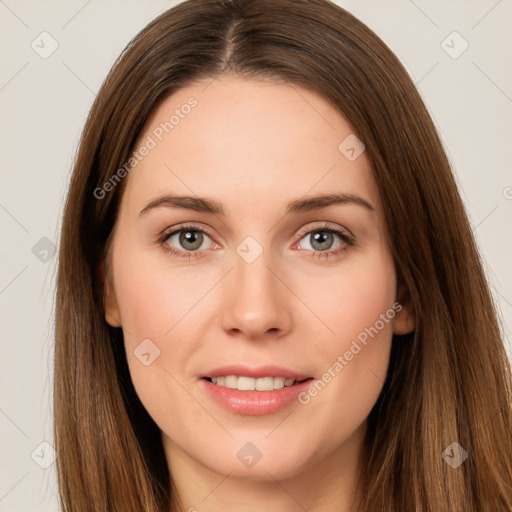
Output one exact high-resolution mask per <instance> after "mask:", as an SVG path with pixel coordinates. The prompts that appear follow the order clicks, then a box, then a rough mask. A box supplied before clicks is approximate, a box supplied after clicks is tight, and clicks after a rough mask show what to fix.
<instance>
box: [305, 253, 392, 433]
mask: <svg viewBox="0 0 512 512" xmlns="http://www.w3.org/2000/svg"><path fill="white" fill-rule="evenodd" d="M315 282H316V286H315V288H310V290H313V292H311V291H310V292H309V294H308V296H307V297H308V304H309V305H311V309H312V310H313V311H315V312H318V317H320V318H321V320H322V322H323V324H324V326H323V327H322V324H320V323H318V319H315V318H314V317H310V320H309V324H310V325H311V326H313V325H314V323H315V322H316V323H317V324H318V325H319V326H320V327H318V325H317V329H321V331H319V332H322V335H320V334H319V335H318V336H317V337H316V339H315V343H314V353H312V354H311V357H314V358H315V359H316V360H317V361H319V362H320V364H319V368H320V370H319V375H317V379H318V381H319V382H318V384H317V385H316V386H312V387H310V388H309V390H308V393H307V394H306V395H304V396H303V403H304V404H307V403H310V402H315V406H314V407H315V410H318V411H324V413H325V414H326V415H328V416H329V420H336V419H339V420H341V419H344V423H345V424H346V421H347V417H352V418H353V419H354V420H356V419H358V420H359V421H363V420H364V418H365V417H366V416H367V415H368V413H369V412H370V410H371V408H372V407H373V405H374V404H375V402H376V400H377V398H378V396H379V394H380V392H381V391H382V386H383V385H384V381H385V377H386V372H387V368H388V364H389V354H390V350H391V340H392V336H393V319H394V317H395V315H396V312H397V306H398V305H397V304H396V303H395V298H396V274H395V270H394V264H393V262H392V259H391V258H390V256H389V255H388V254H387V253H380V254H378V255H377V254H376V255H375V257H374V258H369V259H368V260H367V261H365V262H364V265H359V264H358V265H357V266H356V265H353V266H349V265H347V266H346V267H340V268H339V269H337V270H336V273H333V274H331V275H330V276H329V278H325V279H324V278H322V279H320V280H318V279H317V280H316V281H315ZM303 293H306V290H305V289H303ZM312 330H313V328H311V329H310V331H312ZM317 407H318V408H317ZM327 423H329V424H331V425H336V424H337V423H330V421H329V422H327ZM355 423H357V421H356V422H355ZM355 423H354V424H355Z"/></svg>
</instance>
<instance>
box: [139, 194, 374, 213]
mask: <svg viewBox="0 0 512 512" xmlns="http://www.w3.org/2000/svg"><path fill="white" fill-rule="evenodd" d="M336 204H354V205H356V206H361V207H363V208H365V209H367V210H369V211H370V212H375V208H374V207H373V206H372V205H371V204H370V203H369V202H368V201H367V200H366V199H363V198H362V197H360V196H357V195H354V194H344V193H339V194H325V195H319V196H314V197H309V198H305V199H296V200H295V201H291V202H290V203H288V205H287V207H286V214H289V213H302V212H308V211H311V210H320V209H322V208H327V207H328V206H332V205H336ZM159 207H166V208H184V209H187V210H194V211H196V212H202V213H210V214H214V215H221V216H226V214H225V212H224V209H223V207H222V204H220V203H219V202H217V201H212V200H210V199H206V198H201V197H191V196H173V195H166V196H163V197H159V198H157V199H154V200H152V201H150V202H149V203H148V204H147V205H146V206H145V207H144V208H143V209H142V210H141V212H140V214H139V215H140V216H142V215H147V214H148V213H149V212H150V211H151V210H154V209H155V208H159Z"/></svg>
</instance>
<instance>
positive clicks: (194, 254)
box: [157, 223, 355, 260]
mask: <svg viewBox="0 0 512 512" xmlns="http://www.w3.org/2000/svg"><path fill="white" fill-rule="evenodd" d="M181 231H197V232H199V233H203V234H205V235H207V236H208V237H209V238H211V239H213V237H212V236H211V235H210V234H209V233H208V231H205V230H204V229H203V228H200V227H199V226H196V225H194V224H180V225H178V226H176V227H174V228H172V229H171V230H166V231H164V232H163V233H162V234H161V235H160V236H159V238H158V240H157V241H158V243H159V244H160V246H161V247H162V249H163V250H164V251H165V252H167V253H170V254H172V255H173V256H177V257H179V258H188V259H189V260H191V259H198V258H202V257H203V254H201V253H202V252H204V250H201V251H197V250H196V251H180V250H178V249H176V248H175V247H172V246H170V245H169V244H167V243H166V242H167V240H169V238H171V236H172V235H175V234H176V233H180V232H181ZM317 232H324V233H333V234H335V235H338V237H339V238H340V239H341V241H342V243H343V245H342V246H341V247H339V248H337V249H332V250H327V251H312V250H309V249H308V250H306V251H305V253H306V254H307V257H311V258H319V259H327V258H328V257H329V256H337V255H339V254H341V253H342V252H343V251H345V250H346V249H347V248H348V247H351V246H353V245H355V238H354V237H353V236H352V235H349V234H348V233H347V231H345V230H342V229H339V228H337V227H333V226H331V225H330V224H326V223H324V224H323V225H320V226H315V227H314V228H307V229H304V230H302V231H301V232H300V233H299V235H298V238H299V241H300V240H302V239H303V238H304V237H305V236H306V235H309V234H312V233H317Z"/></svg>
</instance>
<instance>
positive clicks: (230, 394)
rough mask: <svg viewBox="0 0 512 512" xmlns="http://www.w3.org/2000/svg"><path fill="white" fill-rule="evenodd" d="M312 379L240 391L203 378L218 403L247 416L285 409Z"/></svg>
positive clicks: (205, 385)
mask: <svg viewBox="0 0 512 512" xmlns="http://www.w3.org/2000/svg"><path fill="white" fill-rule="evenodd" d="M312 381H313V379H312V378H311V379H308V380H305V381H303V382H300V383H298V384H294V385H293V386H285V387H284V388H281V389H273V390H272V391H240V390H238V389H231V388H226V387H224V386H217V384H212V383H211V382H210V381H207V380H205V379H201V383H202V385H203V386H204V389H205V390H206V392H207V393H208V394H209V395H210V396H211V397H212V398H213V399H214V400H215V401H216V402H217V403H219V404H220V405H222V406H223V407H225V408H226V409H228V410H229V411H231V412H235V413H237V414H245V415H247V416H260V415H263V414H271V413H273V412H276V411H279V410H281V409H284V408H285V407H286V406H287V405H289V404H290V403H292V402H293V401H296V400H297V398H298V396H299V394H300V393H302V392H303V391H305V390H306V389H307V388H308V387H309V385H310V384H311V382H312Z"/></svg>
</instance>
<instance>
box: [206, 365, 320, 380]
mask: <svg viewBox="0 0 512 512" xmlns="http://www.w3.org/2000/svg"><path fill="white" fill-rule="evenodd" d="M226 375H237V376H245V377H252V378H253V379H260V378H263V377H284V378H285V379H293V380H295V381H302V380H305V379H308V378H310V377H311V375H306V374H302V373H298V372H295V371H293V370H290V369H288V368H283V367H281V366H275V365H265V366H248V365H244V364H234V365H229V366H222V367H220V368H214V369H212V370H208V372H206V373H204V374H202V375H200V378H205V377H225V376H226Z"/></svg>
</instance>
